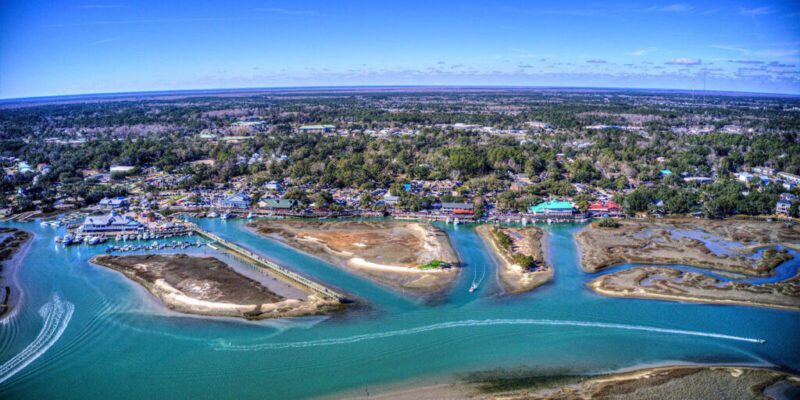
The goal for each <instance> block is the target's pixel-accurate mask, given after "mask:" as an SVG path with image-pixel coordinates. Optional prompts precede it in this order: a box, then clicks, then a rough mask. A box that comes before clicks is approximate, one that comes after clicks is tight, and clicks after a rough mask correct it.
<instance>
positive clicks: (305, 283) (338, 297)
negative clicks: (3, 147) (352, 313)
mask: <svg viewBox="0 0 800 400" xmlns="http://www.w3.org/2000/svg"><path fill="white" fill-rule="evenodd" d="M192 230H193V231H194V232H195V234H197V235H198V236H203V237H205V238H207V239H209V240H211V241H213V242H214V243H215V244H217V245H218V246H219V247H220V248H221V249H222V250H225V251H227V252H229V253H231V254H232V255H233V256H235V257H236V258H238V259H240V260H242V261H244V262H246V263H248V264H250V265H252V266H254V267H256V268H264V269H266V270H268V271H269V272H272V273H274V274H275V275H277V276H278V277H279V278H281V279H283V280H285V281H288V282H291V283H295V284H297V285H300V286H302V287H305V288H307V289H309V290H311V291H312V292H313V293H315V294H317V295H319V296H321V297H322V298H325V299H329V300H335V301H338V302H340V303H348V302H350V300H349V299H348V298H347V297H346V296H345V295H344V294H342V293H338V292H336V291H334V290H332V289H330V288H328V287H326V286H323V285H321V284H319V283H317V282H314V281H312V280H310V279H308V278H306V277H304V276H302V275H300V274H298V273H296V272H294V271H290V270H288V269H286V268H284V267H282V266H280V265H278V264H276V263H274V262H272V261H270V260H267V259H266V258H264V257H262V256H260V255H258V254H256V253H253V252H252V251H250V250H247V249H245V248H244V247H242V246H239V245H238V244H236V243H233V242H231V241H228V240H226V239H223V238H221V237H220V236H218V235H216V234H213V233H211V232H208V231H206V230H203V229H202V228H200V227H199V226H196V225H194V226H192ZM209 246H210V247H212V248H215V247H213V245H212V244H209Z"/></svg>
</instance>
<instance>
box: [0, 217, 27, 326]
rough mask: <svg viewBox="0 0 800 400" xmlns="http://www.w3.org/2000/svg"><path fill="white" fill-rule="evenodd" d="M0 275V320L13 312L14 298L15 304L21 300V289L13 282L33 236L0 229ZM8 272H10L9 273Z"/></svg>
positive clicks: (22, 231) (18, 230)
mask: <svg viewBox="0 0 800 400" xmlns="http://www.w3.org/2000/svg"><path fill="white" fill-rule="evenodd" d="M0 236H3V239H2V241H0V273H2V284H0V320H3V319H5V318H8V317H9V316H10V315H12V313H11V312H10V311H12V310H13V306H14V300H12V298H13V297H14V296H15V294H14V292H15V291H17V292H19V293H20V294H19V295H16V297H17V299H16V302H17V303H18V302H19V300H20V298H21V292H22V291H21V288H19V286H18V285H17V284H16V282H14V277H15V276H16V272H17V268H18V267H19V264H20V261H21V260H22V258H24V257H25V255H26V254H27V252H28V250H29V249H30V247H31V243H32V242H33V237H34V234H33V233H31V232H28V231H25V230H22V229H17V228H8V227H2V228H0ZM9 270H10V271H9Z"/></svg>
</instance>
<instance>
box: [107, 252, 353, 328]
mask: <svg viewBox="0 0 800 400" xmlns="http://www.w3.org/2000/svg"><path fill="white" fill-rule="evenodd" d="M91 261H92V262H93V263H95V264H97V265H102V266H104V267H108V268H111V269H113V270H116V271H119V272H121V273H122V274H123V275H125V276H126V277H128V278H129V279H131V280H133V281H135V282H137V283H139V284H140V285H142V286H144V287H145V288H146V289H147V290H148V291H149V292H150V293H152V294H153V295H154V296H156V297H158V298H159V299H160V300H161V301H162V302H163V303H164V304H165V305H166V306H167V307H168V308H170V309H172V310H175V311H179V312H183V313H188V314H197V315H208V316H217V317H238V318H245V319H267V318H284V317H299V316H306V315H317V314H325V313H330V312H333V311H336V310H339V309H340V308H341V305H340V304H338V303H336V302H332V301H325V300H323V299H320V298H318V297H316V296H314V295H308V297H307V298H306V299H304V300H299V299H288V298H284V297H282V296H279V295H277V294H275V293H274V292H273V291H272V290H270V289H269V288H268V287H265V286H264V285H262V284H261V283H259V282H257V281H255V280H253V279H250V278H248V277H245V276H243V275H240V274H239V273H237V272H236V271H234V270H233V268H231V267H230V266H228V265H227V264H225V263H224V262H222V261H220V260H218V259H216V258H214V257H193V256H188V255H185V254H173V255H162V254H146V255H128V256H111V255H101V256H97V257H94V258H93V259H92V260H91Z"/></svg>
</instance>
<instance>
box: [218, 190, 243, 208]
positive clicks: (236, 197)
mask: <svg viewBox="0 0 800 400" xmlns="http://www.w3.org/2000/svg"><path fill="white" fill-rule="evenodd" d="M219 204H220V206H221V207H223V208H238V209H246V208H248V207H250V196H248V195H246V194H244V193H236V194H233V195H230V196H228V197H227V198H226V199H224V200H222V201H221V202H220V203H219Z"/></svg>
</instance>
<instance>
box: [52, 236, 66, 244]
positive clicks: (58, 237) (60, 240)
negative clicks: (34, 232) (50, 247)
mask: <svg viewBox="0 0 800 400" xmlns="http://www.w3.org/2000/svg"><path fill="white" fill-rule="evenodd" d="M53 240H54V241H55V242H56V243H61V242H63V241H64V238H62V237H61V236H56V237H55V238H54V239H53Z"/></svg>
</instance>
